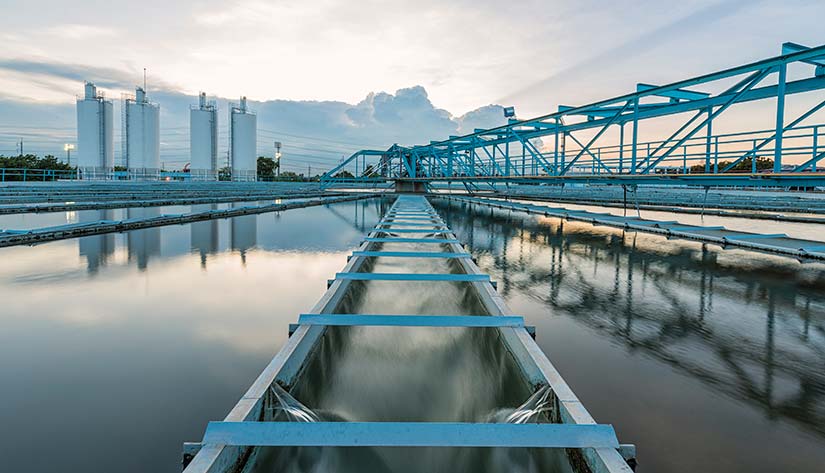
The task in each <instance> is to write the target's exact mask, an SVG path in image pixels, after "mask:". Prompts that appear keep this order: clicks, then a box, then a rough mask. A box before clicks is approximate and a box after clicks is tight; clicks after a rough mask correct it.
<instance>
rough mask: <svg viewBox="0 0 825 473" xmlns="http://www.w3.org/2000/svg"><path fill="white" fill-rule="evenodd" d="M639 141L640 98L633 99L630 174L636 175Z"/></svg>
mask: <svg viewBox="0 0 825 473" xmlns="http://www.w3.org/2000/svg"><path fill="white" fill-rule="evenodd" d="M638 140H639V97H638V96H637V97H636V98H634V99H633V144H632V145H631V146H632V148H631V149H630V174H636V159H637V158H638V156H637V149H636V148H637V145H638Z"/></svg>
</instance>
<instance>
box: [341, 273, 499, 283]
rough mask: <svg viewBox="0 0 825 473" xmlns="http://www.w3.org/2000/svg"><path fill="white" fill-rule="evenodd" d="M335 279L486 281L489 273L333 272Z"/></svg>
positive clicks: (488, 278)
mask: <svg viewBox="0 0 825 473" xmlns="http://www.w3.org/2000/svg"><path fill="white" fill-rule="evenodd" d="M335 279H349V280H351V281H446V282H486V281H489V280H490V275H489V274H452V273H335Z"/></svg>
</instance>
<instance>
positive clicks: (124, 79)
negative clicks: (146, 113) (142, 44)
mask: <svg viewBox="0 0 825 473" xmlns="http://www.w3.org/2000/svg"><path fill="white" fill-rule="evenodd" d="M0 69H5V70H7V71H11V72H16V73H23V74H29V75H34V76H48V77H52V78H60V79H67V80H71V81H77V82H80V83H82V82H83V81H85V80H89V81H92V82H94V83H95V84H97V85H98V86H100V87H104V88H110V89H119V90H132V89H133V88H134V86H135V85H136V84H138V83H139V81H140V80H141V78H142V75H143V71H137V70H135V71H125V70H123V69H115V68H111V67H95V66H87V65H81V64H66V63H60V62H50V61H47V60H45V59H40V60H37V59H0ZM153 82H154V85H155V86H156V87H159V88H163V89H175V88H176V87H174V86H173V85H171V84H168V83H166V82H164V81H157V80H156V79H154V78H153Z"/></svg>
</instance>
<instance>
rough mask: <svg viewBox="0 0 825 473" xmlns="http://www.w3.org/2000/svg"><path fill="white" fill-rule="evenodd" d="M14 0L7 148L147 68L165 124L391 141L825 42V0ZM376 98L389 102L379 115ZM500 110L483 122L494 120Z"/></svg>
mask: <svg viewBox="0 0 825 473" xmlns="http://www.w3.org/2000/svg"><path fill="white" fill-rule="evenodd" d="M0 10H1V11H2V12H3V17H4V20H5V21H4V22H3V28H2V30H0V152H3V151H4V150H6V148H9V146H10V143H12V144H11V146H12V147H13V142H14V141H15V140H16V139H17V138H16V137H13V136H12V135H14V134H20V133H19V130H18V129H17V128H14V129H12V128H11V127H12V126H14V127H17V126H25V127H33V128H37V127H38V126H41V125H43V126H46V127H47V126H51V127H53V128H52V130H57V128H58V127H66V130H68V129H69V128H70V127H72V126H73V125H74V123H73V121H71V120H73V117H72V110H73V107H72V104H73V101H74V98H75V95H77V94H79V93H81V91H82V83H81V81H82V80H83V79H85V78H89V79H93V80H95V81H97V82H98V83H99V84H101V85H103V88H104V90H105V91H106V92H107V94H108V95H109V96H110V97H114V98H118V97H119V96H120V94H121V93H122V92H125V91H129V90H130V89H131V88H132V87H133V85H135V84H137V83H140V81H141V80H142V79H141V76H142V69H143V67H147V68H148V70H149V86H150V93H151V92H154V94H153V95H154V97H155V99H156V100H158V101H159V102H160V103H161V107H162V108H164V107H167V108H169V107H172V109H170V110H169V112H170V114H169V115H168V116H166V117H164V116H162V125H161V126H162V127H164V124H166V125H168V128H171V127H173V126H174V127H181V126H185V125H186V121H185V119H183V118H180V117H178V115H181V116H183V114H181V113H177V112H176V111H175V108H174V107H179V106H180V107H183V105H185V104H184V103H183V102H185V101H186V100H189V99H186V97H187V96H191V95H194V94H196V93H197V92H198V91H201V90H203V91H206V92H208V93H209V94H211V95H216V96H219V97H237V96H239V95H241V94H244V95H247V96H249V97H250V99H252V100H254V101H256V103H257V104H259V105H258V106H259V108H262V109H267V108H272V107H274V108H273V110H277V111H278V112H283V111H285V110H290V111H291V112H290V113H294V114H296V119H297V121H298V122H301V123H302V125H300V126H297V125H291V124H290V123H289V120H284V119H282V118H283V117H278V119H277V120H274V121H272V122H271V123H270V120H269V118H267V117H264V116H263V114H261V120H262V121H263V123H264V125H265V126H267V127H270V128H272V129H273V131H286V132H288V133H291V134H300V135H308V136H312V137H319V138H320V137H327V138H329V139H331V140H335V141H341V142H344V141H348V142H357V143H356V144H379V143H387V144H390V143H391V142H394V141H401V142H414V141H417V140H420V141H426V140H429V139H430V138H441V137H443V136H445V135H446V134H449V133H454V132H456V131H461V130H462V129H463V128H466V125H464V126H463V125H462V116H463V115H465V114H467V113H468V112H473V111H474V110H476V109H478V108H480V107H484V106H486V105H489V104H504V105H515V106H516V108H517V111H518V112H519V116H522V117H528V116H533V115H539V114H544V113H549V112H551V111H553V110H555V108H556V106H557V105H558V104H567V105H576V104H581V103H587V102H589V101H593V100H596V99H600V98H604V97H608V96H613V95H619V94H623V93H626V92H628V91H630V90H632V89H633V88H634V87H635V84H636V83H637V82H648V83H667V82H671V81H675V80H679V79H683V78H686V77H690V76H693V75H699V74H702V73H706V72H711V71H714V70H718V69H721V68H725V67H729V66H734V65H738V64H742V63H746V62H749V61H753V60H757V59H761V58H764V57H768V56H773V55H776V54H778V53H779V51H780V45H781V43H782V42H784V41H794V42H798V43H802V44H807V45H812V46H813V45H818V44H822V43H825V29H823V28H822V24H821V21H822V18H825V2H822V1H821V0H819V1H816V0H813V1H811V0H805V1H803V0H789V1H751V0H721V1H720V0H706V1H679V2H670V1H650V0H642V1H634V2H630V1H612V2H611V1H596V0H556V1H533V0H525V1H520V2H505V1H502V2H497V1H487V0H476V1H472V2H471V1H464V0H458V1H452V2H443V1H436V0H418V1H375V0H366V1H358V2H353V1H343V0H322V1H294V0H290V1H262V0H240V1H215V0H205V1H197V2H195V1H175V2H169V1H158V0H144V1H141V2H125V1H119V0H116V1H111V2H107V3H105V4H101V3H100V2H91V1H85V0H77V1H75V2H72V3H70V4H68V3H66V2H64V1H36V0H28V1H10V0H0ZM415 86H419V87H415ZM399 89H404V90H407V91H408V92H406V93H402V94H401V97H399V96H397V95H396V91H398V90H399ZM409 91H412V92H409ZM381 92H386V94H381ZM372 93H377V94H378V95H370V94H372ZM375 97H378V98H379V99H380V100H379V102H380V105H381V106H383V109H382V110H383V111H384V112H387V110H388V108H387V106H388V104H389V105H391V106H392V107H391V108H392V113H389V114H387V113H384V114H383V115H382V114H381V113H376V110H377V109H375V108H374V104H375ZM160 98H167V99H169V100H170V102H169V103H168V104H165V103H164V102H163V101H162V100H160ZM172 98H176V99H180V100H179V101H180V102H181V103H180V104H178V103H177V102H174V101H172ZM275 101H277V102H275ZM173 102H174V103H173ZM266 103H269V105H266ZM276 105H277V106H276ZM381 106H379V107H378V108H379V109H381V108H382V107H381ZM405 107H406V108H405ZM48 110H53V111H54V113H53V114H52V115H53V116H52V117H48V116H44V112H46V111H48ZM497 113H498V112H497V110H492V109H482V110H481V111H480V112H473V113H471V114H470V117H471V118H473V120H474V124H475V125H484V126H491V125H494V124H496V122H497V121H499V120H498V117H497V115H496V114H497ZM301 114H305V115H306V116H303V115H301ZM46 115H48V114H46ZM405 117H406V119H405ZM179 118H180V119H181V120H183V121H182V122H180V121H179ZM67 120H68V121H70V122H69V123H66V122H67ZM319 120H322V121H327V123H318V121H319ZM50 122H55V123H51V124H50ZM415 124H419V125H420V127H419V128H420V129H419V130H418V131H417V132H416V131H415V130H410V128H409V127H410V126H413V127H415V126H416V125H415ZM276 125H277V126H278V127H279V129H274V128H273V127H274V126H276ZM283 128H287V129H286V130H281V129H283ZM43 131H44V133H46V132H48V131H49V130H48V128H43ZM64 131H65V130H64ZM66 133H68V131H66ZM166 138H168V140H167V141H169V142H170V143H169V144H168V146H167V148H172V147H173V146H172V145H173V144H175V143H174V137H172V136H171V135H167V136H166ZM37 139H40V140H44V139H45V138H42V137H39V138H37ZM33 140H34V139H33ZM388 142H389V143H388ZM32 143H37V142H36V141H32ZM408 144H411V143H408ZM44 146H45V144H44ZM305 147H309V146H305ZM345 148H346V147H344V146H342V147H341V150H340V151H341V152H346V151H347V150H348V149H345ZM167 154H168V156H170V159H172V158H174V159H172V160H179V159H185V157H183V156H177V157H175V156H173V154H174V153H172V152H171V151H169V152H168V153H167Z"/></svg>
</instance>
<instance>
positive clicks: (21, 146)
mask: <svg viewBox="0 0 825 473" xmlns="http://www.w3.org/2000/svg"><path fill="white" fill-rule="evenodd" d="M20 156H23V138H20Z"/></svg>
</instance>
